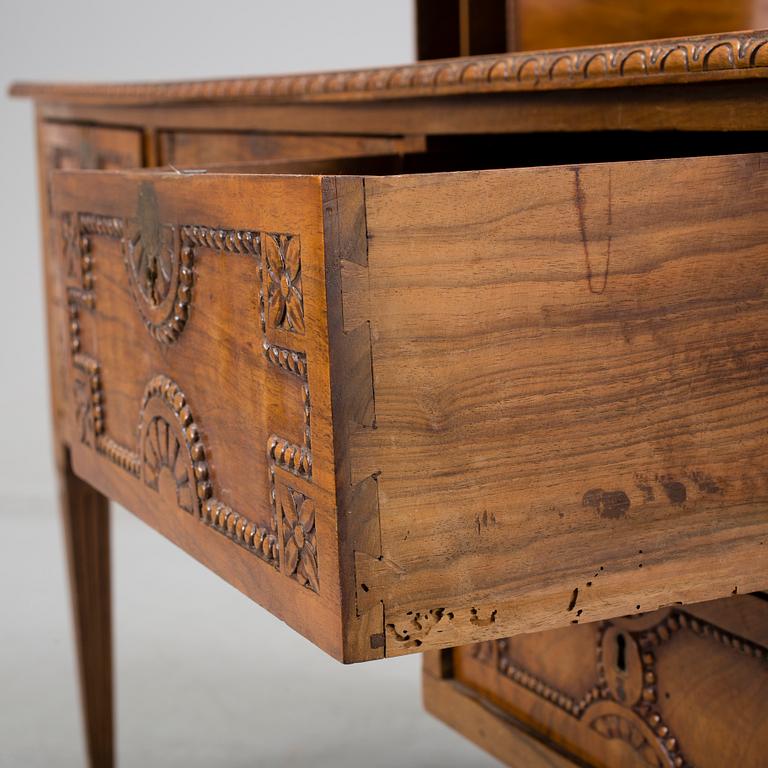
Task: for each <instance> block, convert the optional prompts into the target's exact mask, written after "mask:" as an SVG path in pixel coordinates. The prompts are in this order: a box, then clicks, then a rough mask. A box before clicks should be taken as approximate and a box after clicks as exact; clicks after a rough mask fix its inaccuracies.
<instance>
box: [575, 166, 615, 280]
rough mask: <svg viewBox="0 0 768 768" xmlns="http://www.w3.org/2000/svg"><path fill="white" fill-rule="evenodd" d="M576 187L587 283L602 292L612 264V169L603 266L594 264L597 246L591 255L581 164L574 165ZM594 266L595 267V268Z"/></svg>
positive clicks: (609, 176) (609, 170)
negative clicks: (598, 266) (599, 266)
mask: <svg viewBox="0 0 768 768" xmlns="http://www.w3.org/2000/svg"><path fill="white" fill-rule="evenodd" d="M573 174H574V187H575V194H574V196H575V200H576V210H577V212H578V216H579V231H580V233H581V243H582V246H583V248H584V260H585V262H586V266H587V284H588V285H589V291H590V293H595V294H601V293H603V292H604V291H605V288H606V286H607V285H608V270H609V269H610V266H611V248H612V235H611V224H612V218H613V212H612V206H613V194H612V190H611V169H610V167H609V168H608V202H607V215H608V227H607V229H608V232H607V243H606V246H605V259H604V261H603V264H602V268H601V269H600V268H596V267H597V264H594V265H593V257H594V256H595V250H596V248H593V249H592V256H590V249H589V238H588V237H587V218H586V196H585V194H584V188H583V183H582V180H581V169H580V168H579V166H576V167H574V169H573ZM593 267H594V268H593Z"/></svg>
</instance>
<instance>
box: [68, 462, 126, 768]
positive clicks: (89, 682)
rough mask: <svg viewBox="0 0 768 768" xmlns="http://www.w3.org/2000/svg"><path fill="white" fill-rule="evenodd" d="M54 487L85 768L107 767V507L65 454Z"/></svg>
mask: <svg viewBox="0 0 768 768" xmlns="http://www.w3.org/2000/svg"><path fill="white" fill-rule="evenodd" d="M59 483H60V494H61V515H62V521H63V524H64V537H65V539H64V540H65V546H66V550H67V560H68V564H69V583H70V591H71V594H72V607H73V613H74V623H75V639H76V643H77V658H78V668H79V672H80V695H81V699H82V704H83V716H84V719H85V734H86V746H87V751H88V758H89V763H90V766H91V768H111V766H112V765H113V763H114V723H113V705H112V616H111V605H110V591H111V590H110V555H109V506H108V502H107V499H106V497H104V496H102V495H101V494H100V493H99V492H98V491H96V490H95V489H94V488H92V487H91V486H90V485H88V483H86V482H84V481H83V480H81V479H80V478H79V477H76V476H75V475H74V474H73V472H72V467H71V465H70V461H69V451H68V450H66V449H64V450H63V451H62V460H61V462H60V464H59Z"/></svg>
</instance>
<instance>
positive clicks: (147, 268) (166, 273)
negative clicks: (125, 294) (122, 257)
mask: <svg viewBox="0 0 768 768" xmlns="http://www.w3.org/2000/svg"><path fill="white" fill-rule="evenodd" d="M157 234H158V237H157V239H153V240H150V241H149V242H148V241H147V240H146V239H145V238H144V237H143V236H142V233H141V231H139V232H137V233H136V234H135V235H134V236H133V238H131V239H130V240H129V241H127V243H126V259H127V261H128V264H129V267H130V270H131V272H132V274H133V279H134V281H135V284H136V287H137V288H138V290H139V291H140V292H141V295H142V297H143V298H144V300H145V301H146V302H147V303H148V304H149V305H150V306H152V307H159V306H160V305H161V304H162V303H163V302H164V301H165V300H166V299H167V298H168V296H169V294H170V292H171V285H172V283H173V270H174V268H175V262H176V254H175V242H174V241H175V237H174V231H173V227H170V226H168V225H164V226H162V227H160V230H159V232H158V233H157Z"/></svg>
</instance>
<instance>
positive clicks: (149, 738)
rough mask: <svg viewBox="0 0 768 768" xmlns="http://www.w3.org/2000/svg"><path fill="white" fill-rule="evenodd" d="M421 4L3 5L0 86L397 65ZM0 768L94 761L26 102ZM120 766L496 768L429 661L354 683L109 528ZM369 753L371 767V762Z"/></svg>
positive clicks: (0, 545)
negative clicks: (425, 688)
mask: <svg viewBox="0 0 768 768" xmlns="http://www.w3.org/2000/svg"><path fill="white" fill-rule="evenodd" d="M413 55H414V53H413V21H412V10H411V1H410V0H388V1H387V2H377V0H357V1H356V0H323V2H312V1H311V0H306V1H305V2H301V0H281V2H275V0H271V1H266V2H265V1H263V0H251V1H250V2H233V1H232V0H217V2H208V3H201V2H193V1H192V0H187V1H186V2H181V1H180V0H174V1H173V2H164V1H163V0H154V1H153V2H150V1H149V0H132V1H131V2H120V3H118V2H115V0H100V1H98V2H97V1H96V0H91V1H90V2H89V0H59V1H58V2H42V1H41V0H23V1H22V0H19V1H18V2H11V1H10V0H0V77H1V79H2V85H3V90H4V91H5V90H6V89H7V86H8V84H9V83H10V81H11V80H14V79H42V80H121V79H123V80H126V79H128V80H142V79H166V78H196V77H198V78H199V77H216V76H226V75H238V74H257V73H265V74H266V73H274V72H293V71H302V70H314V69H330V68H344V67H363V66H374V65H385V64H395V63H402V62H406V61H410V60H411V59H412V58H413ZM0 110H2V112H1V118H0V126H2V129H1V130H2V141H1V142H0V153H2V155H1V156H0V168H2V174H1V175H0V185H2V189H3V197H2V203H3V204H2V205H1V206H0V216H1V217H2V222H0V231H2V233H3V237H2V241H3V242H2V249H1V255H0V259H2V262H1V263H2V300H0V329H1V330H0V333H2V345H3V352H2V358H1V359H2V361H3V366H2V376H0V394H1V395H2V397H1V399H0V402H1V403H2V431H1V433H0V434H2V438H1V439H0V494H2V495H1V499H2V504H1V505H0V524H2V526H1V527H0V531H2V533H0V766H9V767H11V766H12V767H13V768H21V767H22V766H57V767H58V766H77V765H82V764H83V760H84V758H83V748H82V741H81V737H80V723H79V712H78V700H77V693H76V686H75V670H74V664H73V648H72V641H71V630H70V623H69V605H68V596H67V593H66V584H65V569H64V563H63V560H62V556H61V537H60V531H59V528H58V524H57V520H56V516H55V484H54V478H53V470H52V462H51V452H50V447H49V437H50V428H49V423H48V413H49V408H48V396H47V375H46V369H45V347H44V326H43V307H42V302H41V296H42V290H41V284H42V283H41V275H40V265H39V239H38V219H37V190H36V186H35V178H36V177H35V167H34V134H33V120H32V109H31V106H30V104H28V103H26V102H20V101H10V100H8V99H3V100H0ZM113 520H114V527H113V558H114V570H115V578H114V587H113V589H114V600H115V624H116V638H115V642H116V654H117V657H116V672H117V689H118V690H117V692H118V697H117V703H118V757H119V760H120V764H121V766H175V765H184V766H198V765H199V766H212V765H217V766H218V765H232V766H254V765H264V764H270V765H271V766H275V767H279V766H303V765H311V766H313V768H321V766H337V767H338V766H357V765H362V764H365V765H367V766H390V765H392V764H398V765H401V766H404V767H405V768H410V767H412V766H442V767H443V768H447V767H448V766H462V767H463V766H482V765H491V764H492V761H491V760H490V758H487V757H485V756H484V755H483V754H481V753H480V752H479V751H477V750H475V749H474V747H472V746H471V745H469V744H468V743H466V742H464V741H463V739H461V738H459V737H458V736H455V735H454V734H452V733H451V732H450V731H449V730H448V729H446V728H444V727H443V726H442V725H440V724H439V723H437V721H434V720H432V719H431V718H430V717H429V716H428V715H426V714H425V713H423V712H422V711H421V708H420V702H419V687H418V674H419V660H418V658H416V657H409V658H406V659H400V660H394V661H386V662H380V663H376V664H369V665H362V666H356V667H342V666H341V665H339V664H337V663H336V662H334V661H332V660H331V659H329V658H328V657H326V656H325V655H324V654H323V653H321V652H320V651H318V650H317V649H315V648H314V647H312V646H311V645H310V644H309V643H308V642H306V641H304V640H303V639H302V638H300V637H298V636H297V635H295V634H294V633H293V632H291V631H290V630H288V629H287V628H286V627H285V626H284V625H282V624H281V623H280V622H277V621H276V620H275V619H273V618H272V617H271V616H269V615H268V614H267V613H266V612H265V611H263V610H262V609H260V608H258V607H257V606H255V605H254V604H253V603H251V602H250V601H248V600H247V599H246V598H244V597H243V596H242V595H240V594H239V593H237V592H236V591H235V590H234V589H232V588H231V587H229V586H227V585H226V584H224V583H223V582H221V581H220V580H218V579H217V578H216V577H214V576H213V575H212V574H210V573H208V572H206V571H205V569H203V568H202V567H200V566H199V565H197V564H196V563H194V562H193V561H192V560H191V559H190V558H188V557H187V556H186V555H184V554H183V553H181V552H180V551H179V550H177V549H176V548H174V547H173V546H172V545H170V544H169V543H168V542H166V541H164V540H163V539H161V538H160V537H159V536H157V535H156V534H155V533H154V532H151V531H150V530H149V529H148V528H146V527H144V526H143V525H142V524H141V523H140V522H138V521H137V520H136V519H134V518H132V517H131V516H129V515H128V514H127V513H126V512H124V511H122V510H119V509H118V510H115V511H114V512H113ZM363 755H364V757H363Z"/></svg>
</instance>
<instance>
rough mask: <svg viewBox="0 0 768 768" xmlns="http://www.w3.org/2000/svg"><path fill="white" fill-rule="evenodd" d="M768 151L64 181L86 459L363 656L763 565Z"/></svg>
mask: <svg viewBox="0 0 768 768" xmlns="http://www.w3.org/2000/svg"><path fill="white" fill-rule="evenodd" d="M765 165H766V163H765V157H764V156H763V155H744V156H724V157H713V158H707V157H702V158H688V159H681V160H670V161H651V162H638V163H615V164H603V165H583V166H561V167H552V168H534V169H510V170H502V171H483V172H466V173H453V174H432V175H429V174H427V175H423V176H419V175H402V176H393V177H373V176H370V177H353V176H350V177H338V178H335V179H334V178H333V177H319V176H304V177H302V176H293V177H288V176H286V177H281V176H261V175H253V174H221V175H215V174H192V175H183V174H141V173H131V174H127V173H122V174H104V173H98V174H93V173H91V174H87V173H66V174H60V175H59V176H58V178H57V179H56V183H55V185H54V203H55V208H56V211H57V216H58V218H59V220H60V222H61V225H62V227H63V230H62V232H63V233H64V240H62V246H61V249H60V252H61V253H62V254H63V256H64V258H62V260H61V264H62V267H61V268H62V269H65V265H66V264H67V258H66V254H67V250H66V248H65V247H64V244H65V243H66V242H67V240H66V237H67V236H68V235H67V232H69V231H70V229H71V226H72V222H73V221H75V220H77V221H79V222H80V224H79V226H80V227H81V229H83V231H85V232H87V233H88V235H89V243H90V250H89V251H88V254H87V255H88V258H89V261H88V263H89V264H90V272H89V274H88V275H83V274H75V276H74V282H73V277H72V276H71V275H69V276H67V274H62V275H61V280H62V282H64V283H65V284H67V285H69V286H70V288H69V290H70V294H71V295H72V296H73V297H74V303H75V305H76V310H77V318H76V319H77V333H76V334H75V336H72V343H73V344H74V345H75V346H76V347H77V352H78V354H77V355H75V357H74V358H73V361H74V369H73V374H74V384H75V386H77V385H78V381H79V380H80V377H81V376H82V373H83V372H85V373H87V374H88V375H89V376H91V378H90V387H91V389H90V390H88V389H87V388H85V391H86V392H90V393H91V396H93V397H95V398H97V399H94V400H93V408H92V411H91V412H92V413H96V414H97V416H94V417H88V418H87V419H85V420H83V418H82V414H84V413H86V412H87V410H85V409H81V411H80V414H81V418H80V421H79V422H78V421H70V426H69V430H70V431H69V435H70V438H71V440H72V443H73V457H74V463H75V467H76V469H77V471H78V472H80V473H82V475H83V476H84V477H86V478H87V479H89V480H90V481H92V482H93V483H94V485H95V486H96V487H98V488H99V489H100V490H102V491H104V492H106V493H107V494H108V495H109V496H110V497H113V498H116V499H118V500H119V501H121V502H122V503H124V504H126V505H127V506H128V507H129V508H131V509H133V510H134V511H135V512H136V513H137V514H139V515H140V516H142V517H143V518H144V519H146V520H148V521H149V522H150V523H151V524H153V525H154V526H155V527H157V528H158V529H159V530H161V531H162V532H163V533H164V534H165V535H167V536H169V537H170V538H171V539H172V540H174V541H176V542H177V543H179V544H180V545H181V546H183V547H184V548H185V549H187V551H189V552H191V553H192V554H193V555H194V556H195V557H198V558H199V559H201V560H202V561H203V562H204V563H206V564H207V565H208V566H209V567H212V568H213V569H214V570H216V571H217V572H218V573H220V574H221V575H223V576H224V577H225V578H227V579H228V580H229V581H231V582H232V583H233V584H235V586H237V587H238V588H240V589H241V590H243V591H244V592H246V593H247V594H248V595H250V596H251V597H253V598H254V599H256V600H258V601H259V602H261V603H262V604H263V605H265V606H266V607H267V608H269V610H271V611H273V612H274V613H276V614H277V615H278V616H280V617H281V618H283V619H285V620H286V621H287V622H288V623H289V624H291V626H293V627H295V628H296V629H298V630H299V631H300V632H302V633H303V634H305V635H306V636H307V637H309V638H310V639H312V640H313V641H314V642H316V643H317V644H319V645H320V646H321V647H323V648H325V649H326V650H328V651H329V652H330V653H332V654H334V655H336V656H338V657H340V658H343V659H344V660H347V661H355V660H362V659H367V658H375V657H377V656H379V655H381V654H385V655H396V654H400V653H408V652H413V651H418V650H424V649H426V648H429V647H446V646H450V645H457V644H461V643H465V642H468V641H472V640H480V639H484V638H492V637H500V636H504V635H509V634H514V633H517V632H530V631H533V630H537V629H544V628H548V627H556V626H567V625H570V624H573V623H580V622H584V621H593V620H596V619H600V618H608V617H611V616H615V615H621V614H625V613H631V612H640V611H647V610H651V609H654V608H656V607H658V606H660V605H665V604H669V603H671V602H674V601H684V602H691V601H696V600H703V599H709V598H713V597H718V596H722V595H727V594H730V593H731V592H732V591H733V590H734V588H738V589H739V590H741V591H753V590H755V589H760V588H763V587H764V586H765V575H764V572H765V566H766V558H767V557H768V556H767V555H766V552H768V549H767V548H766V544H765V542H766V539H767V538H768V523H766V520H765V516H764V514H763V509H764V504H765V502H766V500H768V499H766V494H768V490H766V487H765V484H764V482H763V481H762V479H761V478H762V477H763V474H764V472H765V467H764V453H765V452H764V447H765V445H764V433H765V424H766V421H767V420H768V412H767V411H766V408H765V402H766V399H765V394H766V393H765V386H766V384H765V381H764V377H763V375H762V371H763V368H764V365H765V362H766V356H768V349H766V346H765V344H764V342H763V339H762V334H761V328H762V326H763V324H764V323H765V322H766V312H768V307H766V303H765V299H764V294H765V285H766V281H767V280H768V271H766V270H767V262H766V261H765V242H766V235H768V227H767V226H766V223H765V222H766V221H767V220H768V219H766V217H765V215H764V212H765V208H766V188H767V187H766V175H765ZM745 189H748V190H749V193H748V194H744V190H745ZM147 199H148V200H150V201H151V205H150V206H149V211H148V212H147V210H143V209H144V208H146V200H147ZM142 200H144V203H143V202H142ZM142 211H143V212H142ZM86 212H88V213H86ZM77 214H80V216H79V218H78V216H77ZM147 222H149V223H147ZM153 222H154V223H153ZM158 226H159V227H160V230H158V231H162V232H165V235H164V237H166V240H162V238H161V239H160V240H159V241H158V242H160V243H161V246H162V248H166V247H167V248H168V257H167V258H168V260H169V261H168V265H167V271H168V273H169V275H170V276H169V277H168V278H167V279H166V280H165V284H167V285H173V284H174V283H173V281H174V280H175V279H176V278H175V275H176V274H177V270H179V271H178V274H180V275H183V274H184V272H183V269H182V267H183V266H184V265H187V269H188V271H189V277H188V278H185V279H186V280H187V281H188V282H183V281H182V282H183V284H184V285H185V286H186V285H188V286H189V290H186V289H185V290H181V289H180V288H179V289H177V293H176V294H175V295H176V304H174V303H173V301H171V300H170V299H166V298H163V297H160V298H159V299H158V307H156V308H155V309H154V310H151V308H150V310H151V311H150V310H148V309H147V307H146V306H144V305H145V304H146V296H147V295H148V294H147V287H146V286H145V289H144V298H142V294H141V293H137V292H136V284H137V281H138V285H139V287H140V288H141V285H144V283H142V281H146V280H149V284H148V286H149V289H150V290H155V289H156V287H157V282H158V277H157V268H156V267H152V266H151V265H150V267H147V266H146V264H145V262H141V259H140V258H139V257H138V256H137V254H138V253H139V251H138V250H135V249H134V250H131V249H132V248H133V246H131V245H130V243H131V242H133V241H134V240H135V238H143V237H144V236H145V234H146V231H147V227H149V231H150V232H151V231H153V227H154V228H155V229H156V228H157V227H158ZM142 233H144V234H142ZM153 237H154V239H155V240H157V238H158V237H160V236H159V235H158V234H157V233H156V234H155V235H154V236H153ZM174 238H176V239H174ZM292 241H293V242H294V243H296V242H300V250H299V248H296V249H294V250H293V251H291V250H290V248H289V245H290V243H291V242H292ZM151 242H154V241H153V240H152V238H150V239H149V240H148V243H151ZM163 243H164V244H163ZM278 243H279V247H278V246H277V245H276V244H278ZM270 244H271V246H272V250H273V251H274V249H275V248H278V251H275V253H276V254H277V255H274V254H272V255H270V253H269V252H268V251H267V250H265V249H266V248H267V246H268V245H270ZM153 247H155V248H157V246H153ZM291 247H293V246H291ZM161 252H162V251H161ZM147 253H149V254H151V253H153V251H148V252H147ZM291 253H292V254H293V255H291ZM185 254H186V255H185ZM299 254H300V257H299ZM137 259H138V260H137ZM124 262H125V263H124ZM277 262H280V263H277ZM146 263H148V262H146ZM126 264H127V265H128V271H127V272H126ZM137 264H138V265H139V267H140V268H138V267H137V266H136V265H137ZM142 264H144V266H141V265H142ZM137 269H138V271H137ZM147 269H149V271H146V270H147ZM142 270H144V271H142ZM161 271H162V270H161ZM297 280H300V281H301V282H300V283H298V282H296V284H295V286H294V287H296V286H299V285H300V286H301V287H300V289H298V294H297V295H298V296H299V297H300V298H299V299H298V301H299V302H300V303H299V304H296V305H295V306H294V305H292V304H291V301H292V299H291V295H292V294H291V291H293V290H294V289H293V288H290V286H291V284H292V281H297ZM160 282H161V283H162V282H163V281H160ZM181 284H182V283H181V282H180V283H179V285H181ZM87 285H91V288H87ZM161 287H162V286H161ZM178 291H181V292H180V293H179V292H178ZM280 291H283V292H286V291H287V293H285V296H286V298H285V300H284V302H283V303H280V302H281V301H283V300H282V299H280V300H279V301H278V303H277V304H275V303H274V302H275V301H277V299H276V298H275V297H278V293H279V292H280ZM166 293H172V291H171V289H170V288H167V290H166ZM171 298H172V297H171ZM169 301H171V303H170V304H169V303H168V302H169ZM179 302H180V303H179ZM92 305H93V306H92ZM160 305H162V306H166V305H167V306H168V307H170V308H171V309H168V310H162V307H161V306H160ZM174 307H175V308H174ZM327 307H330V308H331V309H330V311H328V310H327V309H326V308H327ZM69 311H70V313H71V312H72V306H71V304H70V310H69ZM275 311H277V314H276V315H275ZM158 312H159V314H158ZM164 312H165V313H166V314H163V313H164ZM168 312H170V313H171V314H167V313H168ZM153 313H154V314H153ZM145 326H146V327H145ZM148 331H149V333H148ZM73 349H74V347H73ZM94 371H96V372H97V378H96V385H94V378H93V372H94ZM158 374H162V376H163V377H167V379H170V380H171V382H172V384H170V383H167V382H166V383H165V384H163V383H162V382H161V383H160V384H153V383H152V382H155V381H156V377H157V375H158ZM153 377H155V378H153ZM164 380H165V379H164ZM84 387H85V384H83V385H82V386H81V389H83V388H84ZM169 388H170V389H169ZM167 391H171V392H172V394H171V395H166V394H165V393H166V392H167ZM173 393H183V396H182V394H178V398H179V399H178V403H177V400H176V398H177V395H176V394H173ZM161 395H162V396H161ZM163 398H165V400H163ZM155 401H157V402H158V403H159V404H158V405H154V404H153V403H154V402H155ZM163 402H165V403H166V406H163V407H164V408H165V409H166V411H164V412H163V414H164V418H165V419H166V422H167V423H169V424H170V425H171V427H172V429H171V433H173V434H174V435H176V436H177V438H178V446H179V450H180V451H181V454H184V455H186V454H185V452H187V453H189V455H190V456H191V457H192V458H191V459H187V460H185V461H189V462H191V464H188V465H186V466H188V467H189V469H188V470H186V472H187V474H185V473H184V472H182V473H181V474H177V475H176V476H177V486H176V492H175V493H176V496H175V497H174V491H173V488H172V487H168V486H167V484H166V485H165V486H164V485H163V483H161V482H160V481H159V479H158V478H159V477H161V476H163V477H164V476H165V474H164V472H163V470H162V467H163V466H169V465H168V451H166V452H165V454H163V455H162V456H160V457H159V459H158V457H156V456H155V454H156V453H157V451H156V450H154V449H151V450H150V451H149V453H148V452H147V449H146V445H147V443H146V439H147V438H146V435H147V434H148V432H147V429H148V428H147V424H148V423H150V421H151V419H150V416H151V417H152V419H154V418H155V417H158V416H159V415H161V411H160V410H158V409H159V408H160V405H162V403H163ZM147 403H149V405H147ZM168 403H170V404H171V405H172V407H171V408H170V412H167V411H168V407H167V404H168ZM142 404H143V405H142ZM184 408H186V409H187V410H186V411H184ZM75 410H76V409H75ZM185 414H186V415H185ZM174 419H175V421H174ZM176 422H178V424H176ZM174 424H176V426H174ZM137 427H138V435H139V442H138V443H137V442H136V439H137V438H136V435H137ZM166 433H167V430H166V431H165V432H163V433H162V434H163V439H164V440H165V439H166V437H165V436H166ZM142 440H143V441H144V442H142ZM154 442H155V443H156V442H157V440H155V441H154ZM152 445H154V443H152ZM94 447H95V449H96V450H95V451H94ZM150 448H152V446H150ZM155 448H156V446H155ZM175 451H176V449H175V448H174V451H172V453H173V455H174V457H175V456H176V455H177V454H176V452H175ZM196 451H200V452H201V455H202V454H204V457H205V458H204V460H203V459H201V458H199V457H196V456H195V452H196ZM243 456H247V457H248V460H247V461H245V462H244V461H243V458H242V457H243ZM154 467H156V468H154ZM148 468H149V469H148ZM169 468H171V469H173V470H174V472H175V471H176V465H173V466H171V467H169ZM192 474H194V475H195V477H196V480H197V481H199V482H198V484H197V487H196V488H194V483H193V482H192V481H191V480H190V481H189V482H187V480H186V478H187V477H190V478H191V477H192ZM273 483H274V485H273ZM155 486H156V487H157V489H158V490H159V491H160V496H158V493H157V490H155ZM182 486H183V489H184V490H183V491H180V490H179V489H180V488H181V487H182ZM188 488H193V490H192V491H189V490H188ZM190 493H191V496H189V495H188V494H190ZM179 494H182V496H183V498H182V496H180V495H179ZM281 494H282V495H281ZM180 499H181V500H180ZM304 504H310V505H311V506H312V507H313V508H314V510H315V513H314V515H312V516H311V522H310V523H308V524H307V525H306V526H305V525H304V523H303V522H302V512H301V510H302V509H304V510H305V512H306V510H307V509H309V506H307V507H305V506H303V505H304ZM281 510H282V512H281ZM286 510H288V511H286ZM296 518H298V520H297V519H296ZM296 526H299V528H301V530H298V529H297V528H296ZM292 531H293V532H295V533H292ZM292 537H293V539H292ZM305 540H306V547H308V549H307V548H305ZM291 541H293V542H294V543H293V544H291ZM265 542H266V543H265ZM286 542H287V543H286ZM296 542H298V544H297V543H296ZM314 563H316V569H315V567H314V565H312V564H314ZM310 565H312V567H310ZM308 569H309V570H308ZM704 573H706V578H702V574H704ZM286 575H288V576H289V577H290V578H289V579H285V578H284V577H285V576H286ZM297 581H298V583H297Z"/></svg>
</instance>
